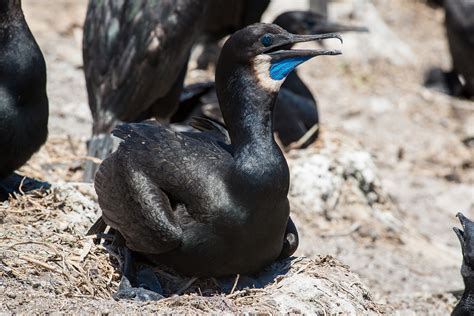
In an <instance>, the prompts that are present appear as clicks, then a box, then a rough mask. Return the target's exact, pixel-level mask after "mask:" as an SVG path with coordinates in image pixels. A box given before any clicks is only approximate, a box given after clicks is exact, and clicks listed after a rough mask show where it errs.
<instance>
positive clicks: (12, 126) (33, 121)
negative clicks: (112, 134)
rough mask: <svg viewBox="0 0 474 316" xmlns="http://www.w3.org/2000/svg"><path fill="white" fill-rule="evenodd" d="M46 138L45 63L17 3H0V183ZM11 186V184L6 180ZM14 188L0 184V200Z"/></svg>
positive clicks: (6, 0)
mask: <svg viewBox="0 0 474 316" xmlns="http://www.w3.org/2000/svg"><path fill="white" fill-rule="evenodd" d="M47 135H48V97H47V94H46V64H45V61H44V58H43V54H42V53H41V50H40V48H39V47H38V44H37V43H36V41H35V39H34V37H33V34H31V31H30V29H29V28H28V25H27V23H26V20H25V17H24V16H23V12H22V9H21V1H20V0H2V1H0V148H1V149H0V151H1V153H0V180H2V179H5V178H7V177H9V176H10V175H11V174H12V173H13V171H15V170H16V169H18V168H19V167H21V166H22V165H23V164H25V163H26V162H27V161H28V160H29V159H30V157H31V156H32V155H33V153H35V152H36V151H37V150H38V149H39V148H40V147H41V145H43V144H44V143H45V142H46V138H47ZM8 182H9V183H11V181H8ZM14 189H15V188H12V187H11V185H9V184H6V182H4V184H3V185H2V183H1V182H0V198H3V199H4V198H6V196H7V195H8V193H11V192H12V191H13V190H14Z"/></svg>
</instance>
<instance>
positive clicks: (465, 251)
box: [453, 213, 474, 278]
mask: <svg viewBox="0 0 474 316" xmlns="http://www.w3.org/2000/svg"><path fill="white" fill-rule="evenodd" d="M456 216H457V217H458V218H459V221H460V222H461V225H462V228H463V229H462V230H461V229H459V228H457V227H453V230H454V232H455V233H456V235H457V236H458V239H459V242H460V243H461V250H462V255H463V264H462V268H461V274H462V276H463V277H464V278H469V277H470V278H472V277H474V222H472V221H471V220H469V219H468V218H467V217H465V216H464V215H463V214H461V213H458V214H457V215H456Z"/></svg>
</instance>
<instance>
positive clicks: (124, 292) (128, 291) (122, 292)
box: [113, 276, 163, 302]
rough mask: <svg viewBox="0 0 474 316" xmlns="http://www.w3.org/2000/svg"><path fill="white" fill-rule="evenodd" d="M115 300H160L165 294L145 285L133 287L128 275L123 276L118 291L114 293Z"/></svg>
mask: <svg viewBox="0 0 474 316" xmlns="http://www.w3.org/2000/svg"><path fill="white" fill-rule="evenodd" d="M113 298H114V299H115V300H117V301H118V300H134V301H139V302H149V301H159V300H161V299H162V298H163V295H161V294H159V293H156V292H154V291H152V290H148V289H145V288H143V287H132V284H131V283H130V281H129V280H128V279H127V277H125V276H122V280H121V281H120V285H119V288H118V291H117V293H115V294H114V295H113Z"/></svg>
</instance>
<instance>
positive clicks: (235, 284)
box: [230, 274, 240, 295]
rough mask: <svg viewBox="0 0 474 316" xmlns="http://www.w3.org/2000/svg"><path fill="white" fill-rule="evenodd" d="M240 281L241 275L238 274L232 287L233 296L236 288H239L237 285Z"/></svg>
mask: <svg viewBox="0 0 474 316" xmlns="http://www.w3.org/2000/svg"><path fill="white" fill-rule="evenodd" d="M239 279H240V274H237V276H236V277H235V281H234V285H233V286H232V290H230V294H231V295H232V294H234V291H235V288H236V287H237V284H238V283H239Z"/></svg>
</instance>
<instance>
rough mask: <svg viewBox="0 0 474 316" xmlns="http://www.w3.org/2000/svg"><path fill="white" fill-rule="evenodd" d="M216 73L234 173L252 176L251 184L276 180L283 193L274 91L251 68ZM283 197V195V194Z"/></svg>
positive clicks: (284, 177) (283, 163) (284, 175)
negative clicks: (234, 167)
mask: <svg viewBox="0 0 474 316" xmlns="http://www.w3.org/2000/svg"><path fill="white" fill-rule="evenodd" d="M222 73H224V72H221V73H216V88H217V95H218V98H219V104H220V106H221V111H222V115H223V118H224V121H225V123H226V126H227V129H228V131H229V136H230V139H231V143H232V146H233V148H234V158H235V160H236V165H237V170H238V171H239V172H241V173H242V174H247V175H250V176H252V177H253V176H256V177H258V178H259V179H254V180H255V182H259V183H261V182H267V183H268V182H271V181H270V179H268V178H274V177H276V179H278V180H279V181H280V184H281V189H282V191H283V192H285V191H286V192H287V189H288V182H289V172H288V165H287V163H286V160H285V158H284V156H283V153H282V152H281V149H280V148H279V146H278V145H277V143H276V142H275V139H274V135H273V123H272V121H273V120H272V118H273V108H274V105H275V102H276V98H277V96H278V88H277V87H276V86H275V87H271V85H262V82H259V81H261V80H263V79H261V78H260V79H259V78H258V76H257V75H256V74H255V72H253V71H252V69H246V68H244V67H241V68H237V69H233V70H232V71H229V72H228V73H227V76H222ZM285 196H286V195H285Z"/></svg>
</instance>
